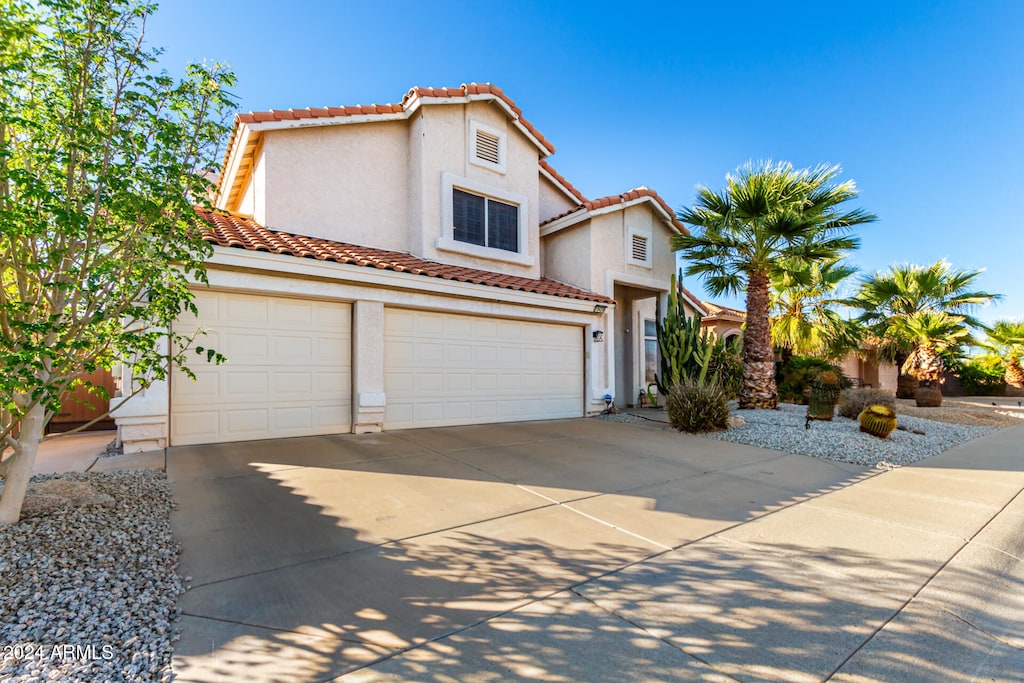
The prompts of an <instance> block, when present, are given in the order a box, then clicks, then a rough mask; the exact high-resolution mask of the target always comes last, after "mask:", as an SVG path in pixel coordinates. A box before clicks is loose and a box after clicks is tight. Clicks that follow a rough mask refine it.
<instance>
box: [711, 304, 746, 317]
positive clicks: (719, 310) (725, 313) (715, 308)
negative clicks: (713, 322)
mask: <svg viewBox="0 0 1024 683" xmlns="http://www.w3.org/2000/svg"><path fill="white" fill-rule="evenodd" d="M701 304H703V305H704V308H706V309H707V311H708V316H707V317H708V318H730V319H739V320H746V319H747V313H746V311H741V310H739V309H736V308H729V307H728V306H719V305H718V304H713V303H711V302H710V301H701Z"/></svg>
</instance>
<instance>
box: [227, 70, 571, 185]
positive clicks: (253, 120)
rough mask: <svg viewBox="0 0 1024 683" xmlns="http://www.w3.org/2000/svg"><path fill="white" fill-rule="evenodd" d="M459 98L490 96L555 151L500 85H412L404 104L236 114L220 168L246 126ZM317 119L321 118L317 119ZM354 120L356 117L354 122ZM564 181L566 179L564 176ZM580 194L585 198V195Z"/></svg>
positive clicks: (345, 116) (343, 119)
mask: <svg viewBox="0 0 1024 683" xmlns="http://www.w3.org/2000/svg"><path fill="white" fill-rule="evenodd" d="M456 98H466V99H469V100H486V99H490V100H495V101H498V102H500V103H501V104H502V106H503V108H504V109H505V112H506V114H507V115H508V116H509V118H510V119H512V121H513V122H515V123H516V124H517V126H519V127H520V129H521V130H522V131H523V132H524V133H525V134H526V135H527V136H529V137H530V138H532V139H533V141H534V142H535V143H537V145H538V146H539V147H541V148H542V149H543V150H546V152H547V154H554V153H555V146H554V145H553V144H551V142H550V141H549V140H548V139H547V138H546V137H544V136H543V135H542V134H541V132H540V131H539V130H537V129H536V128H535V127H534V125H533V124H532V123H530V122H529V121H527V120H526V119H525V118H523V111H522V110H521V109H520V108H519V107H517V106H516V103H515V102H513V101H512V98H511V97H509V96H508V95H506V94H505V92H504V91H503V90H502V89H501V88H499V87H498V86H496V85H493V84H491V83H463V84H462V85H460V86H459V87H457V88H421V87H419V86H417V87H413V88H410V89H409V92H407V93H406V94H405V96H404V97H402V101H401V103H398V104H369V105H362V104H357V105H355V106H339V107H307V108H305V109H283V110H282V109H271V110H269V111H252V112H249V113H247V114H237V115H236V116H235V125H234V128H233V129H232V130H231V136H230V137H229V138H228V145H227V149H226V150H224V161H223V163H222V164H221V168H222V169H227V168H228V161H229V159H230V158H231V155H232V153H233V152H234V148H235V145H236V143H237V138H238V135H239V131H240V130H241V128H242V126H243V125H245V126H254V125H259V124H274V123H288V122H297V123H298V124H299V125H301V124H302V123H303V122H307V121H308V122H309V123H310V124H314V123H317V124H320V125H324V124H329V123H331V121H329V119H335V120H336V122H337V123H351V122H359V121H374V120H387V119H394V118H406V117H407V116H408V115H409V114H411V113H412V112H413V111H415V110H416V109H417V108H419V106H420V105H421V104H422V103H424V102H429V101H431V100H450V99H456ZM316 119H322V120H321V121H315V120H316ZM353 119H355V121H353ZM247 147H248V145H247ZM243 151H247V150H243ZM226 176H227V173H226V172H224V173H222V174H221V180H220V183H221V184H220V185H218V186H217V192H218V193H222V192H223V191H224V188H223V183H224V178H225V177H226ZM562 180H564V178H563V179H562ZM565 184H566V185H567V187H569V188H571V187H572V186H571V185H568V183H567V182H566V183H565ZM235 189H237V188H235ZM572 189H575V188H572ZM580 196H581V197H582V195H580Z"/></svg>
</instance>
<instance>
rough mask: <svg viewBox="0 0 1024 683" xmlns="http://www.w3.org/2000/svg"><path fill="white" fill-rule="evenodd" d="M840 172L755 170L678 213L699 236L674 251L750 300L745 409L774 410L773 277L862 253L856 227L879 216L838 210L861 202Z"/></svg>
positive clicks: (704, 191)
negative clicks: (784, 267)
mask: <svg viewBox="0 0 1024 683" xmlns="http://www.w3.org/2000/svg"><path fill="white" fill-rule="evenodd" d="M838 174H839V167H838V166H818V167H816V168H814V169H804V170H799V171H796V170H794V169H793V166H792V165H791V164H788V163H778V164H776V163H772V162H770V161H768V162H761V163H758V164H753V163H749V164H747V165H745V166H743V167H742V168H740V169H739V171H738V173H737V175H735V176H733V175H731V174H730V175H728V176H726V187H725V189H724V190H722V191H721V192H714V191H712V190H710V189H708V188H706V187H700V188H698V191H697V199H696V202H695V204H694V206H693V207H691V208H684V209H682V210H680V211H679V212H678V213H677V216H678V218H679V220H681V221H682V222H684V223H686V224H688V225H690V226H693V228H694V229H695V230H696V232H695V233H694V234H687V235H674V236H673V237H672V241H671V244H672V248H673V249H675V250H676V251H679V252H682V255H683V257H684V258H685V259H686V260H687V261H688V262H689V265H688V266H687V268H686V273H687V274H688V275H700V276H702V277H703V278H704V282H705V284H706V286H707V288H708V290H709V291H710V292H711V293H712V294H713V295H716V296H721V295H723V294H738V293H739V292H741V291H745V292H746V297H747V323H746V330H745V332H744V335H743V388H742V390H741V392H740V407H742V408H774V407H776V405H777V404H778V392H777V391H776V388H775V362H774V354H773V349H772V340H771V326H770V316H769V313H770V311H769V309H770V305H771V297H770V288H771V277H772V275H774V274H778V273H779V272H780V270H781V267H780V264H811V263H815V262H819V261H824V260H829V259H835V258H838V257H840V256H842V255H843V254H844V253H845V252H847V251H849V250H852V249H856V248H857V247H858V246H859V245H860V240H858V239H857V238H856V237H854V236H852V235H851V234H850V232H851V229H852V228H853V226H856V225H859V224H861V223H867V222H869V221H873V220H875V216H874V214H870V213H866V212H864V211H862V210H860V209H853V210H850V211H845V210H843V209H841V208H840V207H841V206H842V205H843V204H845V203H846V202H847V201H848V200H850V199H852V198H853V197H855V196H856V195H857V189H856V187H855V185H854V183H853V181H846V182H843V183H837V182H836V180H835V179H836V176H837V175H838Z"/></svg>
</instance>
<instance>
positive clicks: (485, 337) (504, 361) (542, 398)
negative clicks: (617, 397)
mask: <svg viewBox="0 0 1024 683" xmlns="http://www.w3.org/2000/svg"><path fill="white" fill-rule="evenodd" d="M583 377H584V368H583V331H582V328H580V327H575V326H572V325H556V324H548V323H536V322H522V321H517V320H505V319H501V318H486V317H480V316H469V315H454V314H449V313H439V312H431V311H414V310H406V309H398V308H386V309H385V310H384V388H385V393H386V395H387V406H386V410H385V415H384V428H385V429H408V428H413V427H437V426H445V425H464V424H482V423H489V422H514V421H520V420H542V419H555V418H565V417H580V416H582V415H583V394H584V391H583Z"/></svg>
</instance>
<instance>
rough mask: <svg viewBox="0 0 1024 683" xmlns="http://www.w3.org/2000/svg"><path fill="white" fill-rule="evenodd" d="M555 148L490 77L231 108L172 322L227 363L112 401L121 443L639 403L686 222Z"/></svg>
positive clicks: (134, 445)
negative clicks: (582, 187) (590, 186)
mask: <svg viewBox="0 0 1024 683" xmlns="http://www.w3.org/2000/svg"><path fill="white" fill-rule="evenodd" d="M553 153H554V147H553V146H552V144H551V143H550V142H549V141H548V140H547V139H546V138H545V137H544V136H543V135H541V133H540V132H539V131H538V130H537V129H536V128H534V126H533V125H532V124H530V123H529V122H528V121H527V120H526V119H525V118H523V116H522V112H521V111H520V110H519V109H518V108H517V107H516V105H515V104H514V103H513V102H512V100H511V99H509V98H508V97H507V96H506V95H505V94H504V93H503V92H502V91H501V90H500V89H499V88H497V87H495V86H493V85H477V84H469V85H463V86H461V87H459V88H443V89H433V88H413V89H412V90H410V91H409V92H408V94H406V96H405V97H404V98H403V99H402V101H401V103H399V104H387V105H372V106H355V107H336V108H335V107H327V108H322V109H301V110H288V111H268V112H256V113H250V114H241V115H239V116H237V117H236V120H235V126H234V130H233V132H232V135H231V138H230V141H229V144H228V150H227V154H226V156H225V163H224V169H223V173H222V175H221V178H220V183H219V187H218V192H217V196H216V201H215V205H216V207H217V209H218V211H213V212H211V211H207V210H198V215H199V217H200V219H201V221H202V222H203V224H204V226H205V227H206V228H207V230H208V232H207V239H208V241H210V242H212V243H213V245H214V254H213V256H212V257H211V258H210V259H209V261H208V263H207V268H208V275H209V281H210V286H209V287H205V286H197V287H196V288H195V295H196V304H197V306H198V308H199V317H198V319H196V318H194V317H192V316H191V315H184V316H183V317H182V319H181V320H180V322H179V323H177V324H176V325H175V329H176V331H178V332H181V333H185V334H188V333H191V332H193V331H195V330H196V329H198V328H205V329H206V330H208V334H207V336H206V337H205V338H202V339H201V340H200V343H201V344H202V345H203V346H207V347H212V348H215V349H216V350H218V351H220V352H222V353H224V354H225V355H226V356H227V358H228V362H227V363H225V364H223V365H220V366H213V365H206V364H204V363H203V362H202V361H199V360H198V359H197V361H196V362H194V363H192V364H191V365H192V368H193V370H194V371H195V373H196V376H197V381H195V382H192V381H190V380H189V379H188V378H186V377H185V376H184V375H183V374H182V373H180V372H175V373H174V374H173V375H172V376H171V378H170V380H169V382H159V383H156V384H155V385H153V386H152V387H150V388H148V389H147V390H146V391H145V392H144V394H143V395H142V396H141V397H138V398H136V399H133V401H130V402H128V403H127V404H126V405H125V406H124V408H122V409H121V410H119V411H118V413H117V420H118V424H119V428H120V433H121V438H122V440H123V441H124V443H125V448H126V450H128V451H138V450H146V449H150V448H160V447H163V446H166V445H171V446H176V445H188V444H202V443H213V442H222V441H240V440H250V439H264V438H276V437H287V436H306V435H317V434H335V433H345V432H356V433H362V432H375V431H379V430H381V429H406V428H413V427H434V426H442V425H463V424H476V423H487V422H505V421H517V420H533V419H547V418H564V417H580V416H583V415H588V414H592V413H595V412H597V411H599V410H602V409H603V408H604V407H605V402H604V396H605V395H606V394H611V395H613V396H614V397H615V402H616V403H617V404H619V405H625V404H629V403H633V402H634V400H635V397H636V396H637V394H638V392H639V391H640V390H641V389H642V388H643V387H645V386H646V383H647V379H648V378H647V374H648V372H647V368H648V367H652V368H653V367H655V366H656V350H657V347H656V344H653V345H652V341H653V338H654V325H653V323H654V321H655V319H656V318H657V317H658V315H660V311H663V310H664V307H665V304H666V296H667V292H668V290H669V286H670V281H671V276H672V273H673V271H674V269H675V255H674V253H673V252H672V251H671V250H670V248H669V245H668V239H669V237H670V236H671V235H672V234H673V233H677V232H684V231H685V228H684V227H683V225H682V224H681V223H679V222H678V221H677V220H676V219H675V217H674V215H673V212H672V210H671V209H670V208H669V207H668V205H667V204H666V203H665V202H664V201H663V200H662V199H661V198H660V197H659V196H658V195H657V194H656V193H655V192H654V191H652V190H649V189H647V188H643V187H641V188H638V189H634V190H630V191H628V192H625V193H623V194H621V195H615V196H612V197H603V198H601V199H595V200H590V199H587V198H586V197H585V196H583V195H582V194H581V193H580V191H579V190H577V189H576V188H575V187H573V185H572V184H571V183H569V182H568V181H567V180H566V179H565V178H563V177H562V176H561V175H560V174H559V173H558V172H557V171H555V169H554V168H552V167H551V166H550V165H549V164H548V163H547V161H546V158H547V157H548V156H550V155H551V154H553ZM689 304H690V305H691V306H692V307H693V309H694V310H696V309H697V308H698V307H699V303H698V302H697V301H696V300H693V301H690V302H689ZM652 350H653V352H654V354H655V357H654V358H653V359H652V358H651V356H650V354H651V352H652ZM123 381H124V382H125V384H124V386H126V387H130V386H132V384H131V378H130V377H126V378H124V380H123Z"/></svg>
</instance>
